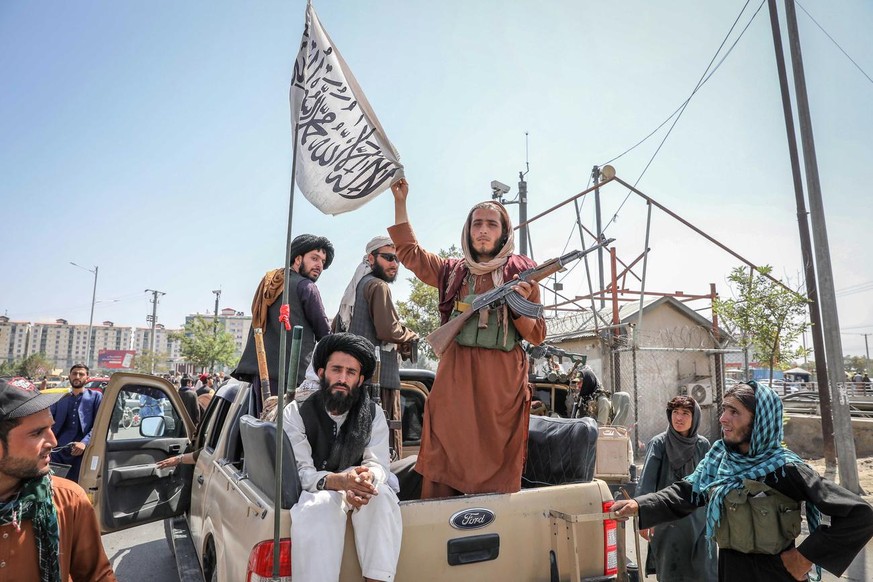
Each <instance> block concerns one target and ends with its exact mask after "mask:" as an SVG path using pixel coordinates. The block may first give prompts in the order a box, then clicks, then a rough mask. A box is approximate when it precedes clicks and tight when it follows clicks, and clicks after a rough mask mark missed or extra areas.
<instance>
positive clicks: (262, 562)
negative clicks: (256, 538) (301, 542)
mask: <svg viewBox="0 0 873 582" xmlns="http://www.w3.org/2000/svg"><path fill="white" fill-rule="evenodd" d="M274 547H275V546H274V545H273V540H265V541H263V542H261V543H259V544H258V545H256V546H255V547H254V548H252V553H251V554H249V565H248V568H247V569H246V582H268V581H272V580H275V578H273V548H274ZM279 582H291V540H290V539H288V538H282V539H281V540H279Z"/></svg>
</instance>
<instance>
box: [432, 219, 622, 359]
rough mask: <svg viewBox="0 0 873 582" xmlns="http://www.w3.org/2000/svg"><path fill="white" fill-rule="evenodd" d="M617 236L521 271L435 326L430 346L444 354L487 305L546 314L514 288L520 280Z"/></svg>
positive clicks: (535, 277)
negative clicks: (467, 307)
mask: <svg viewBox="0 0 873 582" xmlns="http://www.w3.org/2000/svg"><path fill="white" fill-rule="evenodd" d="M614 240H615V239H614V238H610V239H607V238H605V237H602V236H601V238H600V240H598V241H597V244H595V245H594V246H591V247H588V248H587V249H585V250H584V251H573V252H570V253H567V254H566V255H563V256H561V257H556V258H554V259H551V260H549V261H546V262H545V263H543V264H542V265H539V266H538V267H534V268H532V269H527V270H525V271H522V272H521V273H520V274H519V275H518V279H513V280H512V281H507V282H506V283H504V284H503V285H501V286H500V287H495V288H494V289H492V290H491V291H487V292H485V293H483V294H481V295H478V296H477V297H476V299H474V300H473V304H472V305H471V306H470V308H469V309H467V310H466V311H464V312H462V313H461V314H460V315H458V316H457V317H455V318H453V319H450V320H449V321H448V322H446V323H445V324H443V325H441V326H440V327H438V328H437V329H435V330H434V331H433V332H431V333H430V335H428V336H427V337H426V338H425V339H426V340H427V342H428V343H429V344H430V347H431V348H433V351H434V353H435V354H436V355H437V356H442V355H443V353H445V351H446V350H447V349H448V348H449V345H450V343H451V342H452V340H454V339H455V337H456V336H457V335H458V334H459V333H461V329H463V327H464V324H465V323H467V320H468V319H470V318H471V317H473V315H474V314H475V313H478V312H479V310H481V309H484V308H486V307H497V306H500V305H502V304H503V303H506V304H507V305H509V307H510V309H512V311H513V312H515V313H516V314H517V315H522V316H525V317H532V318H538V317H541V316H542V314H543V306H542V305H540V304H539V303H533V302H532V301H528V300H527V299H524V298H523V297H522V296H521V295H519V294H518V293H517V292H515V291H514V290H513V289H512V288H513V287H514V286H515V285H517V284H518V283H519V282H520V281H525V282H528V283H537V282H538V281H541V280H542V279H545V278H546V277H548V276H550V275H553V274H554V273H557V272H558V271H563V270H564V268H565V267H564V265H566V264H567V263H571V262H573V261H578V260H579V259H581V258H582V257H584V256H585V255H587V254H588V253H590V252H591V251H593V250H595V249H598V248H600V247H603V246H606V245H608V244H609V243H611V242H612V241H614Z"/></svg>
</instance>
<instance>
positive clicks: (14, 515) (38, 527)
mask: <svg viewBox="0 0 873 582" xmlns="http://www.w3.org/2000/svg"><path fill="white" fill-rule="evenodd" d="M52 493H53V492H52V478H51V476H50V475H45V476H44V477H34V478H33V479H28V480H27V481H25V482H24V484H23V486H22V487H21V489H20V490H19V491H18V494H17V495H16V496H15V498H14V499H12V500H11V501H7V502H6V503H2V504H0V525H9V524H10V523H11V524H12V525H14V526H15V529H17V530H20V529H21V522H23V521H27V520H31V521H32V522H33V531H34V533H35V534H36V549H37V553H38V554H39V572H40V582H60V580H61V564H60V561H59V560H58V545H59V538H60V530H59V529H58V513H57V511H56V510H55V505H54V503H53V502H52Z"/></svg>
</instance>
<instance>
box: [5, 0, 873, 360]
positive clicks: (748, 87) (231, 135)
mask: <svg viewBox="0 0 873 582" xmlns="http://www.w3.org/2000/svg"><path fill="white" fill-rule="evenodd" d="M759 3H760V0H758V1H757V2H750V3H749V6H748V8H747V10H746V12H745V13H744V15H743V16H742V18H741V21H740V27H742V26H744V25H745V24H746V23H747V22H748V21H749V19H750V18H751V15H752V13H753V12H754V10H756V9H757V8H758V6H759ZM315 6H316V9H317V11H318V13H319V16H320V18H321V20H322V22H323V24H324V26H325V27H326V29H327V30H328V32H329V33H330V35H331V36H332V37H333V39H334V41H335V42H336V43H337V45H338V47H339V49H340V50H341V52H342V53H343V55H344V57H345V58H346V60H347V61H348V63H349V65H350V66H351V67H352V69H353V71H354V72H355V75H356V76H357V78H358V81H359V82H360V83H361V85H362V86H363V88H364V90H365V91H366V93H367V96H368V98H369V100H370V103H371V104H372V106H373V107H374V109H375V110H376V112H377V113H378V115H379V117H380V120H381V121H382V124H383V126H384V127H385V129H386V131H387V132H388V135H389V136H390V137H391V139H392V141H393V142H394V144H395V146H396V147H397V149H398V150H399V152H400V154H401V157H402V160H403V162H404V163H405V165H406V172H407V176H408V178H409V181H410V183H411V185H412V193H411V195H410V213H411V222H412V224H413V226H414V227H415V228H416V230H417V232H418V235H419V238H420V239H421V240H422V242H423V244H425V245H426V246H427V247H429V248H431V249H432V250H437V249H439V248H446V247H448V246H449V245H451V244H453V243H455V244H456V243H458V241H459V237H460V227H461V223H462V221H463V218H464V216H465V215H466V212H467V210H468V209H469V207H470V206H471V205H472V203H473V202H475V201H479V200H482V199H485V198H488V197H489V196H490V190H489V183H490V182H491V180H494V179H498V180H500V181H502V182H505V183H507V184H510V185H512V187H513V190H512V193H511V195H514V193H515V192H516V190H517V181H518V178H517V176H518V171H519V170H521V169H523V167H524V161H525V141H524V133H525V132H526V131H527V132H529V133H530V174H529V175H528V182H529V190H530V214H531V215H533V214H536V213H537V212H539V211H542V210H545V209H546V208H548V207H550V206H552V205H553V204H556V203H558V202H560V201H562V200H564V199H566V198H567V197H569V196H570V195H572V194H574V193H577V192H579V191H581V190H583V189H585V187H586V186H587V184H588V177H589V173H590V171H591V167H592V166H593V165H594V164H598V163H603V162H605V161H607V160H609V159H611V158H613V157H614V156H616V155H617V154H619V153H621V152H622V151H624V150H625V149H627V148H628V147H630V146H631V145H633V144H634V143H636V142H637V141H638V140H639V139H641V138H642V137H644V136H645V135H646V134H648V133H649V132H650V131H651V130H652V129H654V128H655V127H656V126H657V125H658V124H660V123H661V122H662V121H663V120H664V119H665V118H666V117H667V116H668V115H669V114H670V113H671V112H672V111H674V110H675V109H676V108H677V107H678V106H679V105H680V104H681V103H682V102H683V101H684V100H685V99H686V98H687V97H688V95H689V94H690V93H691V91H692V89H693V88H694V86H695V84H696V83H697V81H698V79H699V78H700V76H701V75H702V73H703V71H704V69H705V68H706V66H707V64H708V63H709V62H710V60H711V59H712V57H713V55H714V54H715V52H716V49H717V48H718V47H719V45H720V44H721V42H722V40H723V38H724V37H725V35H726V34H727V32H728V30H729V29H730V27H731V25H732V23H733V22H734V20H735V19H736V17H737V15H738V14H739V13H740V10H741V8H742V7H743V2H741V1H739V0H730V1H723V2H705V3H704V2H697V1H692V0H687V1H678V0H677V1H665V2H658V3H652V2H647V1H643V0H638V1H628V2H621V3H615V2H609V3H604V2H587V1H586V2H582V1H563V2H557V1H556V2H532V1H527V0H524V1H521V0H520V1H518V2H500V1H496V0H494V1H490V0H489V1H470V0H464V1H461V0H446V1H443V2H410V1H401V0H385V1H382V2H360V1H353V0H337V1H333V2H328V1H321V2H315ZM803 6H804V7H805V8H806V9H807V10H809V12H810V13H811V14H812V16H813V17H815V19H816V20H817V21H818V22H819V23H820V24H821V25H822V26H823V27H824V28H825V29H826V30H827V31H828V32H829V33H830V34H831V35H832V36H833V37H834V38H835V39H836V40H837V42H839V43H840V45H841V46H842V47H843V49H844V50H845V51H846V52H848V53H849V54H850V55H851V56H852V57H853V58H854V59H855V61H856V62H857V63H858V64H859V65H860V66H861V67H862V68H863V69H864V70H865V71H867V74H869V75H871V76H873V44H871V43H870V42H869V40H868V39H869V31H870V30H873V5H871V3H870V2H867V1H864V0H847V1H843V2H840V3H837V4H833V3H826V2H824V1H823V0H804V1H803ZM781 8H782V5H781V3H780V9H781ZM304 10H305V2H304V1H303V0H295V1H283V2H278V1H259V2H246V3H243V2H229V1H218V0H210V1H194V0H189V1H186V2H171V1H157V0H155V1H150V2H129V1H128V2H119V1H102V2H99V1H87V0H83V1H80V2H67V3H41V2H3V3H2V5H0V79H2V89H0V176H2V178H0V200H2V208H3V215H4V218H5V220H4V223H5V224H4V228H3V229H2V232H0V249H2V264H3V270H4V273H5V274H6V276H7V279H8V281H7V284H6V285H4V286H3V291H2V292H0V313H4V312H5V313H6V314H8V315H9V317H11V318H12V319H13V320H23V321H44V320H54V319H56V318H58V317H63V318H66V319H68V320H70V321H71V322H76V323H83V322H84V323H87V320H88V312H89V307H90V298H91V283H92V278H91V276H90V274H89V273H87V272H85V271H82V270H79V269H76V268H75V267H72V266H70V265H69V261H75V262H77V263H80V264H82V265H86V266H93V265H99V267H100V279H99V286H98V291H97V299H98V301H100V303H98V304H97V309H96V314H95V320H96V321H98V322H99V321H103V320H106V319H108V320H112V321H114V322H116V324H118V325H137V326H144V325H145V315H146V314H147V313H149V312H150V305H149V303H148V300H147V296H146V294H145V293H143V289H146V288H151V289H158V290H161V291H165V292H166V293H167V295H166V296H165V297H164V298H163V299H162V301H161V304H160V307H159V312H158V317H159V321H161V322H163V323H164V324H166V325H167V326H169V327H176V326H179V325H180V324H181V323H182V322H183V318H184V315H185V314H187V313H191V312H194V311H200V312H206V311H207V310H211V309H212V305H213V300H214V296H213V295H212V293H211V290H213V289H218V288H221V289H222V290H223V295H222V306H223V307H224V306H230V307H234V308H236V309H237V310H241V311H245V312H249V311H250V305H251V297H252V294H253V292H254V289H255V286H256V285H257V282H258V280H259V279H260V277H261V276H262V275H263V273H264V271H266V270H267V269H270V268H274V267H277V266H279V265H280V264H281V263H282V260H283V259H284V241H285V229H286V221H287V208H288V195H289V183H290V159H291V152H290V122H289V117H290V116H289V106H288V85H289V80H290V75H291V70H292V66H293V62H294V58H295V53H296V49H297V47H298V45H299V42H300V35H301V33H302V29H303V22H304ZM798 12H799V16H798V18H799V23H800V32H801V38H802V42H803V51H804V59H805V64H806V77H807V82H808V85H809V92H810V101H811V106H812V117H813V123H814V128H815V137H816V144H817V150H818V155H819V158H818V161H819V169H820V173H821V178H822V188H823V191H824V196H825V207H826V211H827V220H828V226H829V235H830V244H831V251H832V258H833V269H834V276H835V279H836V287H837V289H838V290H840V289H846V288H849V287H851V286H853V285H858V284H862V283H866V282H868V281H871V280H873V253H871V250H870V249H871V244H870V240H869V234H868V233H869V230H870V229H869V228H868V226H867V221H868V220H870V217H871V216H873V212H871V210H873V197H871V196H870V193H869V189H870V184H871V183H873V140H871V138H870V136H871V134H873V115H871V113H870V112H871V102H873V82H871V81H870V80H869V79H867V78H865V77H864V75H863V74H862V73H861V72H859V71H858V70H857V69H856V68H855V66H854V65H852V63H851V62H850V61H849V60H848V59H847V58H846V57H845V56H844V55H843V54H842V53H840V52H839V49H837V47H835V46H834V44H833V43H832V42H831V41H830V40H829V39H828V38H827V37H826V36H825V35H824V34H823V33H822V32H821V31H820V30H819V29H818V28H817V27H816V26H815V25H814V24H813V23H812V21H811V20H810V18H809V17H808V16H807V15H806V14H805V13H804V12H803V11H802V10H799V11H798ZM737 32H738V31H735V33H734V34H733V35H732V36H731V39H732V40H731V41H730V42H732V41H733V39H736V37H737ZM722 54H724V53H722ZM663 132H664V130H662V131H661V132H660V133H658V134H657V135H656V136H655V137H654V138H653V139H651V140H649V141H647V142H646V143H645V144H643V145H642V146H641V147H639V148H637V149H636V150H634V151H633V152H631V153H629V154H628V155H626V156H624V157H622V158H620V159H618V160H616V161H615V162H613V165H614V166H615V167H616V169H617V171H618V175H619V176H620V177H623V178H624V179H625V180H627V181H629V182H634V181H635V180H636V179H637V177H638V176H639V175H640V173H641V172H642V170H643V168H644V167H645V165H646V164H647V163H648V161H649V159H650V158H651V156H652V154H653V152H654V151H655V148H656V147H657V145H658V143H659V142H660V140H661V138H662V137H663V135H664V133H663ZM639 187H640V188H641V189H642V190H643V191H644V192H646V193H647V194H649V195H650V196H652V197H653V198H655V199H656V200H658V201H660V202H661V203H663V204H665V205H667V206H668V207H669V208H671V209H673V210H674V211H676V212H678V213H679V214H680V215H682V216H684V217H685V218H687V219H689V220H690V221H692V222H694V223H695V224H697V225H698V226H700V227H701V228H703V229H704V230H706V231H708V232H709V233H711V234H712V235H713V236H715V237H717V238H719V239H720V240H722V241H723V242H725V243H727V244H729V245H730V246H732V247H733V248H735V249H736V250H737V251H738V252H739V253H741V254H743V255H744V256H746V257H747V258H749V259H750V260H752V261H755V262H757V263H760V264H771V265H773V266H774V267H775V270H776V272H777V274H779V275H782V276H788V277H790V278H792V279H793V280H795V281H796V279H797V277H798V273H799V271H800V268H801V266H800V253H799V245H798V235H797V227H796V220H795V205H794V195H793V189H792V183H791V176H790V168H789V164H788V155H787V147H786V138H785V130H784V125H783V119H782V111H781V104H780V99H779V88H778V84H777V79H776V69H775V61H774V53H773V45H772V39H771V36H770V25H769V20H768V14H767V8H766V5H765V6H764V8H763V9H762V10H761V11H760V13H759V14H758V15H757V17H755V18H754V20H753V21H752V22H751V25H750V26H749V27H748V30H747V31H746V32H745V34H744V35H743V37H742V38H741V39H740V40H739V42H738V43H737V45H736V47H735V48H734V50H733V52H731V53H730V55H729V56H727V58H726V60H725V61H724V63H723V64H722V65H721V67H720V68H719V69H718V70H717V71H716V72H715V74H714V75H713V76H712V78H711V79H710V80H709V81H708V83H707V84H706V85H704V86H703V87H702V88H701V89H700V91H698V92H697V94H696V95H695V97H694V99H693V100H692V101H691V103H690V105H689V106H688V108H687V109H686V110H685V113H684V114H683V116H682V117H681V119H680V120H679V122H678V124H677V125H676V127H675V129H674V130H673V132H672V134H671V136H670V137H669V139H668V140H667V141H666V143H665V144H664V146H663V148H662V149H661V152H660V153H659V154H658V156H657V157H656V158H655V160H654V162H653V164H652V166H651V168H650V169H649V170H648V172H647V173H646V174H645V176H644V177H643V179H642V180H641V181H640V184H639ZM625 195H626V192H625V191H623V190H621V189H620V188H618V187H610V188H608V189H606V190H605V191H604V193H603V207H604V210H603V213H604V221H605V222H606V221H609V219H610V218H612V217H613V215H614V214H615V213H616V210H617V209H618V208H619V206H620V205H621V203H622V201H623V200H624V199H625ZM571 208H572V207H568V209H566V210H564V211H562V212H559V213H555V214H553V215H551V216H550V217H549V218H548V219H544V220H542V221H539V222H537V223H535V224H534V225H533V226H532V242H533V247H534V251H535V256H536V258H538V259H540V260H542V259H545V258H547V257H548V256H551V255H555V254H557V253H560V252H561V251H562V250H563V249H564V247H565V245H566V243H567V240H568V238H569V237H570V236H571V233H572V226H573V220H574V219H575V214H574V212H573V211H572V209H571ZM511 212H512V214H513V216H515V215H516V214H515V213H516V210H515V207H511ZM582 214H583V220H584V222H585V223H586V225H588V226H589V227H591V228H592V229H593V223H594V213H593V203H592V201H588V202H586V203H585V204H584V205H583V208H582ZM392 222H393V201H392V199H391V197H390V193H387V194H385V195H383V196H382V197H380V198H378V199H376V200H375V201H373V202H372V203H370V204H369V205H367V206H365V207H364V208H362V209H361V210H359V211H357V212H355V213H351V214H346V215H342V216H337V217H330V216H324V215H321V214H320V213H319V212H318V211H317V210H315V209H314V208H312V207H311V206H309V204H308V203H307V202H306V201H305V199H304V198H303V197H302V196H300V195H299V194H298V196H297V198H296V200H295V216H294V230H295V233H301V232H315V233H319V234H324V235H326V236H328V237H330V238H331V239H332V240H333V241H334V244H335V246H336V248H337V259H336V261H335V263H334V265H333V266H332V267H331V269H330V270H328V271H326V272H325V274H324V275H323V276H322V279H321V280H320V282H319V286H320V288H321V290H322V294H323V297H324V300H325V303H326V305H327V310H328V313H329V315H331V316H332V315H333V314H334V313H335V311H336V309H337V306H338V303H339V298H340V296H341V294H342V290H343V289H344V287H345V285H346V283H347V282H348V279H349V278H350V277H351V275H352V271H353V268H354V264H355V263H356V262H357V260H359V258H360V256H361V255H362V254H363V246H364V244H365V242H366V241H367V240H369V239H370V238H371V237H372V236H374V235H375V234H378V233H381V232H383V229H384V228H385V227H386V226H388V225H390V224H391V223H392ZM644 225H645V206H644V205H643V204H642V203H641V202H640V201H639V200H638V199H636V198H635V197H631V198H630V199H629V200H628V202H627V204H626V205H625V206H624V207H623V208H622V209H621V212H620V213H619V214H618V218H617V220H616V221H615V222H613V223H612V224H611V225H610V226H609V229H608V231H607V232H608V234H609V235H610V236H615V237H616V238H617V239H618V241H617V243H616V244H617V248H618V251H619V254H620V256H621V257H623V258H624V259H625V260H626V261H630V260H633V259H634V258H635V257H636V256H637V255H639V253H640V252H642V247H643V242H642V241H643V238H642V235H643V228H644ZM578 244H579V243H578V239H576V238H574V239H572V240H571V246H573V247H576V246H578ZM650 246H651V248H652V253H651V261H650V264H649V271H648V276H649V279H648V282H647V289H648V290H650V291H674V290H679V289H681V290H684V291H686V292H688V293H705V292H707V291H708V289H709V283H710V282H713V283H716V284H717V285H718V287H719V289H720V291H721V292H722V293H723V294H728V293H729V290H728V288H727V286H726V283H725V277H726V275H727V273H728V272H729V270H730V268H731V267H733V266H735V265H736V264H737V261H736V260H734V259H732V258H731V257H729V256H727V255H725V254H724V253H723V252H722V251H720V250H718V249H717V248H715V247H713V246H712V245H710V244H708V243H706V242H705V241H703V240H702V239H700V238H698V237H696V235H693V234H691V233H690V232H689V231H688V230H687V229H685V228H684V227H682V226H681V225H679V224H677V223H675V222H673V221H672V220H671V219H668V218H666V217H664V216H663V215H659V214H658V213H656V214H655V217H654V221H653V229H652V239H651V243H650ZM402 273H403V275H402V276H407V275H408V273H406V272H402ZM583 281H584V278H583V276H582V273H581V269H577V270H576V271H574V273H573V274H572V275H571V276H570V277H568V279H567V280H566V281H565V292H566V293H568V294H576V293H583V292H585V291H586V289H587V286H586V285H585V284H584V283H583ZM407 292H408V287H407V285H406V283H403V282H398V284H397V285H396V286H395V295H396V298H400V299H402V298H404V297H405V296H406V294H407ZM871 298H873V291H866V292H862V293H856V294H850V295H840V296H839V308H840V319H841V324H842V326H843V328H844V330H845V331H846V332H848V333H851V334H860V333H867V332H873V307H871V305H873V302H871V301H870V300H871ZM112 300H115V301H112ZM863 340H864V338H863V337H862V336H860V335H844V336H843V346H844V352H846V353H853V354H860V353H863V350H864V342H863Z"/></svg>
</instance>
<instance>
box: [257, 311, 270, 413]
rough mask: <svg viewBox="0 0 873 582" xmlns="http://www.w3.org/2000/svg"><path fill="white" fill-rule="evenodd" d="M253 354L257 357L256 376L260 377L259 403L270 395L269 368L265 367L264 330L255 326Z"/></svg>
mask: <svg viewBox="0 0 873 582" xmlns="http://www.w3.org/2000/svg"><path fill="white" fill-rule="evenodd" d="M254 335H255V355H256V356H257V358H258V377H259V378H260V379H261V405H262V406H263V403H264V402H266V401H267V398H269V397H270V369H269V368H267V351H266V350H265V349H264V330H263V329H261V328H260V327H256V328H255V330H254Z"/></svg>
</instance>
